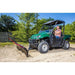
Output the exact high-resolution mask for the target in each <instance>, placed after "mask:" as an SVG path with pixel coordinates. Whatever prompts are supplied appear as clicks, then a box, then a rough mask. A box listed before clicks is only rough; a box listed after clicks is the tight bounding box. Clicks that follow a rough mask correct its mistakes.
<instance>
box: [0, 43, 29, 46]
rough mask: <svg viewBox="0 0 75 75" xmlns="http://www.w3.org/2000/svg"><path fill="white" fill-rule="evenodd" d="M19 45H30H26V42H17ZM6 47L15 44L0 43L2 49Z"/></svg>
mask: <svg viewBox="0 0 75 75" xmlns="http://www.w3.org/2000/svg"><path fill="white" fill-rule="evenodd" d="M17 43H18V44H21V45H24V46H25V45H28V43H24V42H17ZM5 45H15V44H14V43H13V42H0V47H4V46H5Z"/></svg>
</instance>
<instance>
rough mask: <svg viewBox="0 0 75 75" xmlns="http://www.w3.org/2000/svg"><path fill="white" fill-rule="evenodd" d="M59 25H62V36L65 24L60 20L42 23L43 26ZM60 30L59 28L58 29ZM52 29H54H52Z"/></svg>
mask: <svg viewBox="0 0 75 75" xmlns="http://www.w3.org/2000/svg"><path fill="white" fill-rule="evenodd" d="M59 24H63V32H62V34H63V35H64V29H65V22H64V21H62V20H53V21H48V22H46V23H44V24H43V25H50V26H52V25H59ZM60 28H61V27H60ZM53 29H54V28H53Z"/></svg>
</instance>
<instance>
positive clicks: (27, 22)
mask: <svg viewBox="0 0 75 75" xmlns="http://www.w3.org/2000/svg"><path fill="white" fill-rule="evenodd" d="M36 15H37V16H36ZM18 17H19V20H20V22H17V30H16V31H13V32H12V33H13V36H14V37H16V40H17V41H24V42H28V38H29V37H30V36H31V35H32V27H33V25H34V24H35V22H36V18H37V17H38V14H37V13H21V14H20V15H19V16H18Z"/></svg>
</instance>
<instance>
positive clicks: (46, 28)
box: [39, 25, 53, 33]
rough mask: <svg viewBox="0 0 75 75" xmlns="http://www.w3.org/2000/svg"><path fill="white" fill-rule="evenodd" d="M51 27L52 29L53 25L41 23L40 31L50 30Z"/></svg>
mask: <svg viewBox="0 0 75 75" xmlns="http://www.w3.org/2000/svg"><path fill="white" fill-rule="evenodd" d="M52 29H53V25H43V26H42V28H41V30H40V32H43V31H46V32H50V31H52ZM40 32H39V33H40Z"/></svg>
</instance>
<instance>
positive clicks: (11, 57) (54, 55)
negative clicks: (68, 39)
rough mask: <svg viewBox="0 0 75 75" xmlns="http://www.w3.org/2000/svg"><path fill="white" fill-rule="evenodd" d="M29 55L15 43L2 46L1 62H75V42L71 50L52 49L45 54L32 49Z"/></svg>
mask: <svg viewBox="0 0 75 75" xmlns="http://www.w3.org/2000/svg"><path fill="white" fill-rule="evenodd" d="M27 47H28V46H27ZM29 55H30V57H28V58H27V57H26V56H25V54H24V53H22V52H21V51H19V50H17V48H16V46H15V45H12V46H5V47H0V62H75V44H71V47H70V49H69V50H63V49H52V50H49V51H48V53H45V54H41V53H40V52H38V51H37V50H30V51H29Z"/></svg>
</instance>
